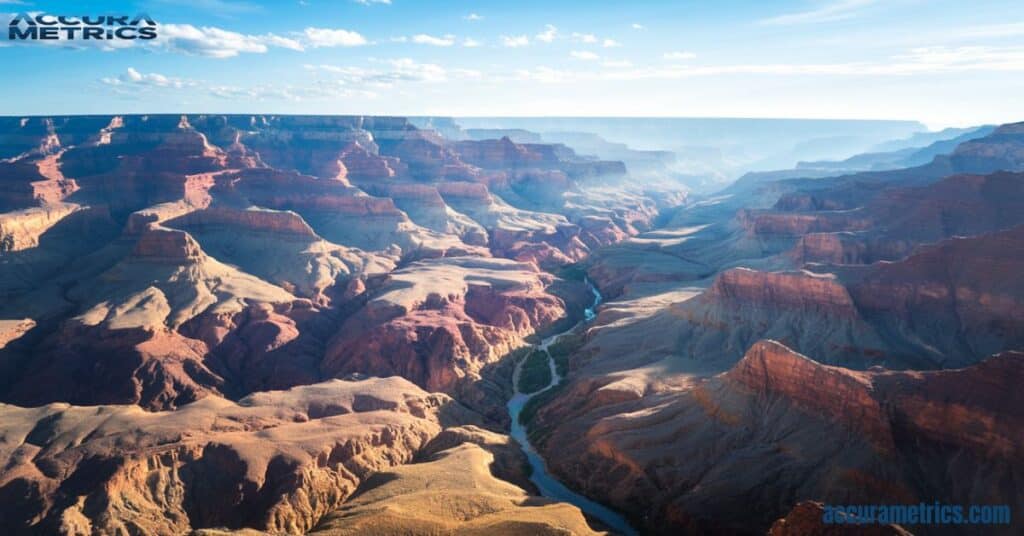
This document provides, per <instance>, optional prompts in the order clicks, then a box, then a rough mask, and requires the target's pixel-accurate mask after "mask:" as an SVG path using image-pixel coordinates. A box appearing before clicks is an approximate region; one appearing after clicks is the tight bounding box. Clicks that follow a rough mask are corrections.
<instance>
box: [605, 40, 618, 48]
mask: <svg viewBox="0 0 1024 536" xmlns="http://www.w3.org/2000/svg"><path fill="white" fill-rule="evenodd" d="M601 46H603V47H604V48H613V47H621V46H622V43H620V42H618V41H616V40H614V39H605V40H604V41H601Z"/></svg>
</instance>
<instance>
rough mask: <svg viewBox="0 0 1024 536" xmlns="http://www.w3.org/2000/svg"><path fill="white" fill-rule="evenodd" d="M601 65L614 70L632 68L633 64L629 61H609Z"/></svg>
mask: <svg viewBox="0 0 1024 536" xmlns="http://www.w3.org/2000/svg"><path fill="white" fill-rule="evenodd" d="M601 65H603V66H605V67H610V68H612V69H625V68H627V67H632V66H633V62H631V61H629V60H608V61H604V62H601Z"/></svg>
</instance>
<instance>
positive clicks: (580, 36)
mask: <svg viewBox="0 0 1024 536" xmlns="http://www.w3.org/2000/svg"><path fill="white" fill-rule="evenodd" d="M572 38H573V40H575V41H578V42H580V43H587V44H590V43H596V42H597V36H596V35H594V34H591V33H580V32H573V33H572Z"/></svg>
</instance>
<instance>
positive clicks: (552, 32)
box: [536, 24, 558, 43]
mask: <svg viewBox="0 0 1024 536" xmlns="http://www.w3.org/2000/svg"><path fill="white" fill-rule="evenodd" d="M556 37H558V28H555V27H554V26H553V25H551V24H545V25H544V31H543V32H541V33H539V34H537V36H536V39H537V40H538V41H543V42H545V43H550V42H552V41H554V40H555V38H556Z"/></svg>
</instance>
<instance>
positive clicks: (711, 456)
mask: <svg viewBox="0 0 1024 536" xmlns="http://www.w3.org/2000/svg"><path fill="white" fill-rule="evenodd" d="M1022 373H1024V354H1021V353H1020V352H1009V353H1004V354H1001V355H998V356H994V357H992V358H990V359H989V360H987V361H985V362H983V363H981V364H978V365H976V366H973V367H969V368H966V369H960V370H949V371H938V372H925V373H920V372H890V371H869V372H858V371H851V370H847V369H843V368H838V367H830V366H825V365H821V364H819V363H817V362H815V361H812V360H811V359H809V358H807V357H804V356H802V355H799V354H797V353H795V352H793V351H792V350H789V349H788V348H786V347H785V346H783V345H781V344H779V343H776V342H771V341H762V342H758V343H757V344H755V345H753V347H752V348H751V349H750V350H749V351H748V352H747V354H746V356H745V357H744V358H743V359H742V360H741V361H740V362H739V363H738V364H737V365H736V366H735V367H733V368H732V369H731V370H729V371H728V372H726V373H724V374H721V375H718V376H714V377H711V378H709V379H706V380H701V381H697V382H695V383H693V384H691V385H690V386H688V387H685V388H678V389H674V390H664V389H661V390H660V391H655V392H654V393H648V394H647V395H646V396H644V397H642V398H641V397H618V398H613V397H607V396H605V397H601V398H597V396H598V395H597V393H598V392H600V391H594V390H593V389H595V387H599V386H600V385H601V383H597V384H595V383H594V382H590V383H589V385H590V387H589V388H587V387H586V386H587V385H588V383H575V384H573V385H571V386H570V388H569V390H567V391H565V392H564V393H563V394H562V395H560V396H559V397H557V398H555V400H554V402H552V403H551V404H550V405H548V406H546V407H545V408H543V409H542V410H541V411H540V412H539V413H538V416H537V417H536V422H535V423H534V424H533V426H534V429H535V435H534V437H537V438H538V439H540V440H541V441H542V445H544V446H543V447H542V450H543V452H544V453H545V455H546V456H547V459H548V463H549V464H550V465H551V466H552V469H553V471H554V472H555V474H557V475H560V476H562V477H563V478H565V479H567V480H568V481H569V482H571V483H574V484H575V485H577V486H578V487H579V488H580V489H582V490H584V491H585V492H587V493H588V494H590V495H592V496H599V497H602V498H605V499H606V500H608V501H609V502H610V503H611V504H612V505H613V506H616V507H618V508H621V509H622V510H625V511H627V512H632V513H634V514H635V515H636V517H637V519H640V518H643V519H645V520H646V524H645V525H644V526H645V527H646V528H647V529H648V530H650V531H652V532H664V533H676V532H678V531H684V532H692V533H699V532H703V531H709V530H710V531H721V530H747V531H753V530H765V529H767V528H768V527H769V525H771V524H772V522H773V521H774V520H775V519H777V518H779V517H782V516H783V515H785V513H786V512H787V511H788V510H789V509H790V508H791V507H792V506H793V504H794V502H795V501H800V500H807V499H812V500H822V501H825V502H830V503H833V504H836V503H838V504H848V503H853V504H858V503H871V504H875V503H911V504H914V503H917V502H919V501H922V500H923V501H925V502H928V501H934V500H937V499H936V498H939V499H938V500H940V502H946V503H952V504H975V503H985V504H988V503H998V504H1021V501H1022V500H1024V496H1022V494H1021V493H1020V491H1019V490H1014V489H1010V488H1007V487H1004V486H1001V485H999V484H998V481H999V476H998V475H1000V474H1003V471H1006V470H1009V468H1010V467H1013V466H1015V465H1016V464H1018V463H1020V460H1021V454H1022V453H1021V451H1020V449H1019V447H1015V446H1011V445H1013V444H1014V443H1015V442H1019V441H1020V439H1021V438H1020V437H1019V436H1020V433H1021V430H1022V428H1021V424H1022V423H1021V422H1018V421H1020V419H1021V415H1020V412H1019V410H1018V409H1016V408H1017V407H1018V406H1017V404H1018V401H1016V398H1018V397H1019V395H1018V393H1017V390H1016V389H1014V388H1013V387H1012V386H1013V385H1014V384H1015V382H1017V381H1019V378H1020V375H1021V374H1022ZM605 381H606V382H607V381H608V380H607V379H606V380H605ZM954 386H955V387H954ZM584 388H587V389H590V390H589V391H580V389H584ZM600 389H605V388H604V387H600ZM580 397H583V399H585V400H590V401H591V402H590V403H589V404H582V405H581V404H579V403H578V402H577V401H578V400H581V398H580ZM1009 407H1013V408H1015V409H1012V410H1008V409H1005V408H1009ZM940 423H942V424H940ZM541 431H543V432H541ZM911 438H912V439H911ZM581 452H582V453H583V454H580V453H581ZM570 453H571V454H570ZM952 453H960V454H959V456H962V458H960V460H959V461H958V462H957V463H956V464H954V465H952V466H949V465H947V461H945V460H947V459H948V458H947V457H948V456H950V455H952ZM823 468H824V470H822V469H823ZM928 471H937V472H938V473H940V474H943V475H947V476H946V477H937V478H934V479H928V478H926V479H919V478H916V477H914V476H912V475H915V474H925V473H927V472H928ZM945 478H956V479H962V480H961V481H963V482H970V484H968V485H965V486H948V485H947V484H946V482H947V481H946V480H945ZM1005 530H1008V531H1009V530H1011V529H1010V528H1009V527H1006V528H1005ZM1008 533H1009V532H1008Z"/></svg>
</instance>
